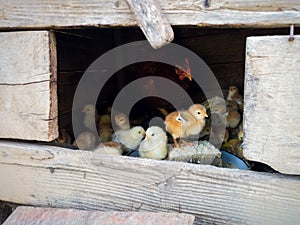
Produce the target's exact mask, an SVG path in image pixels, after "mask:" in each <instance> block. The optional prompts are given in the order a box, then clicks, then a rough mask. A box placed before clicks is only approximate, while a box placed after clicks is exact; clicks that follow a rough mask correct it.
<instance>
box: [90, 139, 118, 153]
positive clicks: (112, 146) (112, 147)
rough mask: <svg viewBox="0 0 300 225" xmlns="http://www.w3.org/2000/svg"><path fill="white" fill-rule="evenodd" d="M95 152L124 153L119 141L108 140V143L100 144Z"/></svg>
mask: <svg viewBox="0 0 300 225" xmlns="http://www.w3.org/2000/svg"><path fill="white" fill-rule="evenodd" d="M95 152H97V153H101V154H104V155H112V156H115V155H122V152H123V151H122V148H121V145H120V144H119V143H116V142H112V141H111V142H106V143H101V144H100V145H98V146H97V147H96V149H95Z"/></svg>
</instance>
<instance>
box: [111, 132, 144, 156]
mask: <svg viewBox="0 0 300 225" xmlns="http://www.w3.org/2000/svg"><path fill="white" fill-rule="evenodd" d="M144 136H145V130H144V128H143V127H141V126H136V127H133V128H131V129H130V130H118V131H116V132H115V135H114V137H113V139H112V140H113V141H114V142H117V143H120V144H122V145H124V146H125V147H126V148H128V149H133V150H136V149H137V148H138V146H139V144H140V142H141V141H142V139H143V138H144Z"/></svg>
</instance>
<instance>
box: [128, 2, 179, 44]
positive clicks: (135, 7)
mask: <svg viewBox="0 0 300 225" xmlns="http://www.w3.org/2000/svg"><path fill="white" fill-rule="evenodd" d="M126 1H127V3H128V5H129V7H130V9H131V11H132V12H133V14H134V16H135V19H136V20H137V23H138V25H139V26H140V28H141V29H142V31H143V33H144V34H145V36H146V38H147V40H148V41H149V43H150V44H151V46H152V47H153V48H155V49H157V48H161V47H162V46H164V45H166V44H168V43H170V42H171V41H173V39H174V32H173V29H172V27H171V25H170V23H169V22H168V20H167V18H166V17H165V15H164V14H163V13H162V11H161V8H160V5H159V3H158V2H157V0H143V1H140V0H126Z"/></svg>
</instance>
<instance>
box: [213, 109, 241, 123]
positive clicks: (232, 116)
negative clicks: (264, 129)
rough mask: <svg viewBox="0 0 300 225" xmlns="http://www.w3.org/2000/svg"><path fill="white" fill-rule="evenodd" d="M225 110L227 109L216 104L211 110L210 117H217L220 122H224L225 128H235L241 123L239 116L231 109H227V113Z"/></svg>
mask: <svg viewBox="0 0 300 225" xmlns="http://www.w3.org/2000/svg"><path fill="white" fill-rule="evenodd" d="M226 110H227V109H226V106H225V105H224V104H216V105H215V106H214V108H212V109H211V112H212V115H213V114H214V115H216V114H217V115H219V117H220V118H221V121H224V122H225V124H226V127H230V128H236V127H237V126H238V125H239V123H240V121H241V115H240V114H239V113H238V112H237V111H235V110H233V109H228V111H226Z"/></svg>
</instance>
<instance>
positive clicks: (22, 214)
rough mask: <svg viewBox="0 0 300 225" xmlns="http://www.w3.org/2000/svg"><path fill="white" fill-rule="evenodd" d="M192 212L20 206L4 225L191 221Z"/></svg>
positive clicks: (172, 223)
mask: <svg viewBox="0 0 300 225" xmlns="http://www.w3.org/2000/svg"><path fill="white" fill-rule="evenodd" d="M193 221H194V216H192V215H188V214H184V213H151V212H99V211H95V210H77V209H55V208H42V207H31V206H19V207H18V208H17V209H16V210H14V212H13V213H12V214H11V215H10V216H9V218H8V219H7V220H6V221H5V223H4V224H3V225H11V224H18V225H32V224H39V225H49V224H51V225H61V224H64V225H82V224H85V225H95V224H98V225H112V224H114V225H140V224H146V225H147V224H148V225H151V224H164V225H179V224H184V225H192V224H193Z"/></svg>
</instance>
